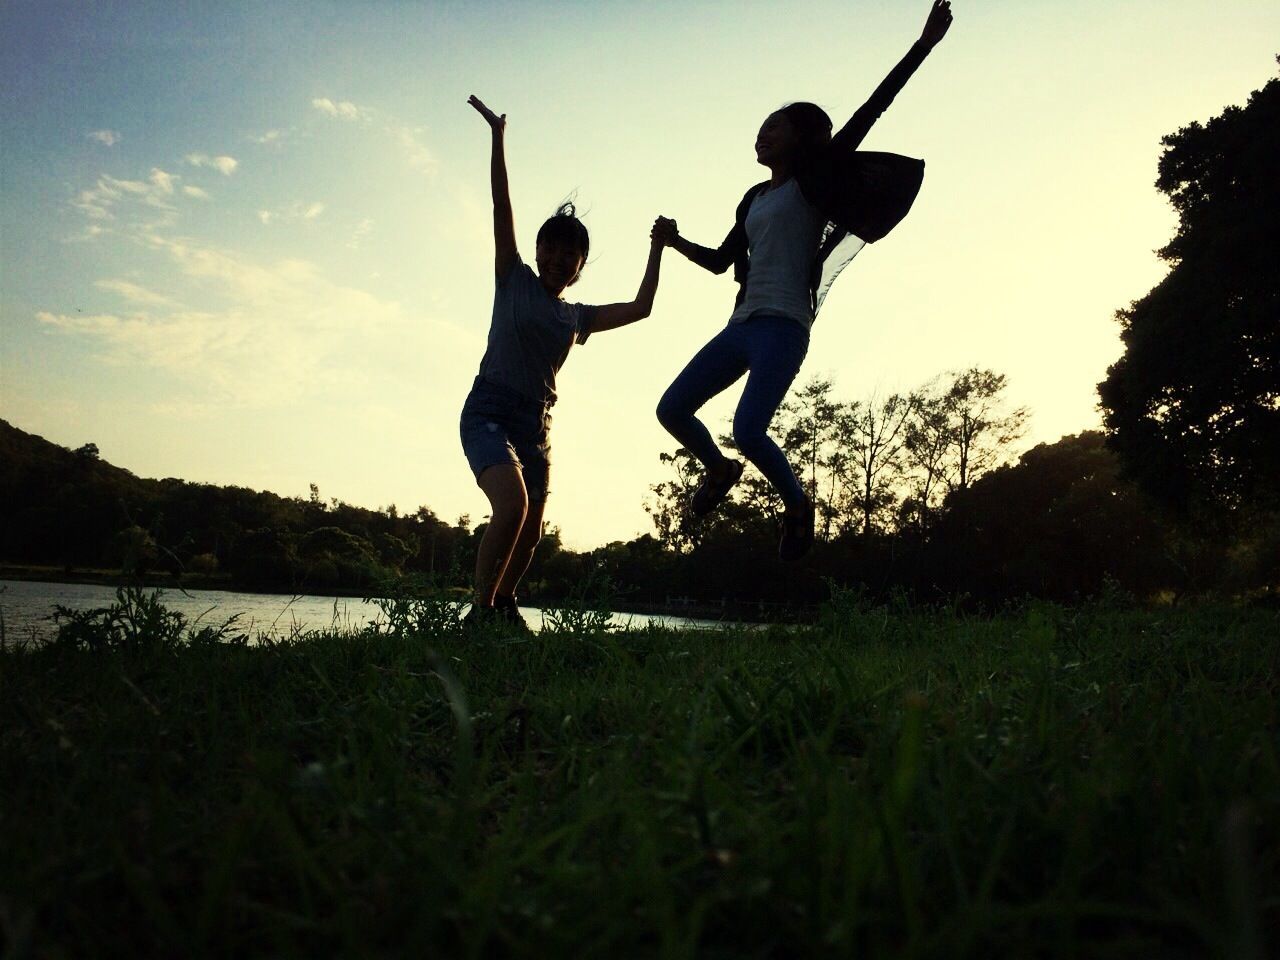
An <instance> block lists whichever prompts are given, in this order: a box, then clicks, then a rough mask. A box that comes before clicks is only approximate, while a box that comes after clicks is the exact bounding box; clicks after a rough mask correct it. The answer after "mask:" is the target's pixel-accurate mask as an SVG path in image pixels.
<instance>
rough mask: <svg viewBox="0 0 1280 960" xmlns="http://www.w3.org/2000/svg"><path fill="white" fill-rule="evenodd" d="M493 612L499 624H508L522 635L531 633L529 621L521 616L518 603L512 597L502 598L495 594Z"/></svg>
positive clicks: (531, 628)
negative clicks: (522, 633)
mask: <svg viewBox="0 0 1280 960" xmlns="http://www.w3.org/2000/svg"><path fill="white" fill-rule="evenodd" d="M493 612H494V614H495V616H496V618H497V619H498V620H500V621H501V622H503V623H507V624H510V625H511V626H513V627H515V628H516V629H517V630H520V631H522V632H524V633H533V627H531V626H529V621H528V620H526V619H525V618H524V617H523V616H522V615H521V613H520V603H519V601H518V600H516V598H515V597H514V596H511V597H504V596H503V595H502V594H500V593H495V594H494V595H493Z"/></svg>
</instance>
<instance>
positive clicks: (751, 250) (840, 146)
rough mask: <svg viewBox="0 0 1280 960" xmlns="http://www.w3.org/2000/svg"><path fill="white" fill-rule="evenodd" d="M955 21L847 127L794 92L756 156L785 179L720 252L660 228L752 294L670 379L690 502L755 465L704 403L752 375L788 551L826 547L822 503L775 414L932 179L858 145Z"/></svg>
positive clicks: (752, 417)
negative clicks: (843, 273) (810, 491)
mask: <svg viewBox="0 0 1280 960" xmlns="http://www.w3.org/2000/svg"><path fill="white" fill-rule="evenodd" d="M950 25H951V5H950V2H949V0H934V3H933V7H932V9H931V10H930V11H929V17H928V20H927V21H926V23H925V26H924V30H923V31H922V33H921V35H920V39H919V40H918V41H916V43H915V44H914V45H913V46H912V47H911V49H910V50H909V51H908V53H907V55H906V56H905V57H903V59H902V61H901V62H900V63H899V64H898V65H897V66H896V67H894V68H893V70H892V71H890V73H889V75H888V77H886V78H885V79H884V81H883V82H881V84H880V86H879V87H877V88H876V91H875V93H873V94H872V95H871V99H869V100H868V101H867V102H866V103H865V104H863V105H862V107H860V108H859V109H858V111H857V112H856V113H855V114H854V115H853V117H852V118H851V119H850V120H849V122H848V123H846V124H845V125H844V127H843V128H842V129H841V130H840V132H839V133H837V134H836V135H835V136H834V137H833V136H832V135H831V118H830V117H828V116H827V114H826V113H825V112H824V111H823V110H822V108H821V107H818V106H816V105H815V104H812V103H792V104H789V105H788V106H785V107H783V108H782V109H781V110H777V111H775V112H774V113H771V114H770V115H769V116H768V117H766V118H765V121H764V124H763V125H762V126H761V127H760V132H759V133H758V134H757V135H756V143H755V149H756V160H757V162H759V163H760V164H762V165H763V166H766V167H768V168H769V170H770V173H771V176H770V178H769V179H768V180H766V181H765V182H764V183H758V184H756V185H755V186H753V187H752V188H751V189H750V190H748V191H747V193H746V195H745V196H744V197H743V198H742V202H741V203H739V204H738V209H737V215H736V217H735V220H734V225H733V229H732V230H730V231H729V235H728V236H727V237H725V240H724V242H723V243H722V244H720V246H719V247H718V248H717V249H714V250H713V249H710V248H708V247H701V246H698V245H697V244H695V243H690V242H689V241H688V240H686V239H685V238H684V237H682V236H680V232H679V230H678V228H677V226H676V222H675V221H674V220H669V219H667V218H665V217H660V218H659V219H658V223H657V225H656V227H655V232H656V235H657V236H658V237H659V239H661V240H662V242H663V243H665V244H667V245H669V246H672V247H674V248H675V249H676V250H677V251H679V252H680V253H681V254H683V255H684V256H685V257H687V258H688V259H689V260H692V261H693V262H694V263H696V264H697V265H698V266H700V267H703V268H705V269H707V270H710V271H711V272H712V273H724V272H725V271H726V270H727V269H728V268H729V267H730V266H732V267H733V275H734V279H735V280H736V281H737V282H738V284H739V288H738V297H737V301H736V303H735V309H734V311H733V314H732V315H731V316H730V317H729V324H728V326H726V327H725V329H724V330H722V331H721V332H720V333H719V334H717V335H716V336H715V337H714V338H713V339H712V340H711V342H710V343H708V344H707V345H706V346H704V347H703V348H702V349H701V350H700V351H699V352H698V353H697V355H696V356H694V358H693V359H692V360H691V361H689V364H688V366H686V367H685V368H684V370H683V371H682V372H681V373H680V375H679V376H678V377H676V379H675V382H674V383H672V384H671V386H670V387H668V388H667V392H666V393H665V394H664V395H663V397H662V400H661V401H660V402H659V404H658V419H659V420H660V421H661V422H662V425H663V426H664V427H666V429H667V431H668V432H669V433H671V435H672V436H674V437H675V438H676V439H677V440H679V441H680V443H681V444H682V445H683V446H684V447H685V448H687V449H688V450H689V452H690V453H692V454H693V455H694V456H695V457H697V458H698V460H699V461H700V462H701V463H702V465H703V467H704V468H705V469H706V475H705V477H704V479H703V482H702V485H701V486H700V487H699V488H698V490H697V491H696V492H695V493H694V495H693V499H692V501H691V503H690V509H691V512H692V513H693V514H694V515H696V516H701V515H704V514H707V513H710V512H711V511H712V510H713V509H714V508H715V507H716V506H717V505H718V504H719V503H720V502H721V501H722V500H724V498H725V497H726V496H728V494H729V491H730V490H731V489H732V487H733V485H734V484H736V483H737V482H738V479H739V478H740V477H741V476H742V471H743V464H742V462H741V461H740V460H732V459H729V458H728V457H726V456H725V455H724V454H723V453H722V452H721V451H720V448H719V447H718V446H717V445H716V442H715V440H713V439H712V437H711V434H710V433H709V432H708V431H707V428H706V427H705V426H704V425H703V423H702V422H701V421H700V420H699V419H698V418H697V417H696V416H695V414H696V412H697V411H698V410H699V409H700V408H701V407H702V405H703V404H705V403H706V402H707V401H708V400H710V399H711V398H712V397H713V396H715V395H716V394H718V393H721V392H723V391H724V390H727V389H728V388H729V387H730V386H731V385H732V384H733V383H735V382H736V381H737V380H738V379H739V378H740V377H741V376H742V375H743V374H744V373H748V372H749V376H748V377H747V385H746V387H745V388H744V389H743V391H742V398H741V400H739V402H738V407H737V410H736V412H735V413H734V418H733V437H734V442H735V443H736V444H737V446H738V449H739V450H741V451H742V453H743V455H744V456H745V457H746V458H747V459H748V460H750V461H751V462H752V463H753V464H755V465H756V467H758V468H759V470H760V472H761V473H762V474H764V476H765V478H766V479H767V480H768V481H769V482H770V483H771V484H772V485H773V487H774V489H775V490H777V491H778V493H779V494H780V495H781V497H782V502H783V504H784V506H785V512H784V514H783V522H782V538H781V541H780V542H779V545H778V552H779V555H780V556H781V557H782V559H784V560H795V559H798V558H799V557H801V556H803V555H804V553H805V552H806V551H808V549H809V547H810V546H811V545H812V544H813V521H814V516H813V514H814V510H813V501H812V500H811V499H810V498H809V496H808V495H807V494H806V493H805V491H804V488H803V487H802V486H801V485H800V482H799V481H798V480H797V479H796V476H795V473H794V472H793V471H792V469H791V465H790V464H789V463H788V462H787V458H786V455H785V454H784V453H783V452H782V451H781V450H780V449H779V448H778V445H777V444H776V443H774V442H773V441H772V440H771V439H770V438H769V435H768V434H767V432H766V430H767V429H768V426H769V422H770V421H771V420H772V419H773V415H774V414H775V413H776V412H777V409H778V406H779V404H781V403H782V398H783V397H784V396H786V393H787V390H788V389H789V388H790V387H791V383H792V381H793V380H795V377H796V374H797V373H799V371H800V364H801V363H802V361H803V360H804V356H805V353H806V352H807V350H808V347H809V330H810V328H811V327H812V326H813V321H814V317H815V316H816V315H817V312H818V309H819V307H820V306H821V305H822V300H823V298H824V297H825V296H826V293H827V290H828V289H829V288H830V286H831V283H832V281H833V280H834V279H835V277H836V274H838V273H839V272H840V270H841V269H843V267H844V266H845V265H846V264H847V263H848V262H849V261H850V260H851V259H852V258H853V256H854V255H855V254H856V253H857V252H858V251H859V250H860V249H861V248H862V246H863V244H865V243H871V242H873V241H876V240H879V239H880V238H881V237H883V236H884V235H885V234H887V233H888V232H889V231H890V230H891V229H893V227H894V226H896V225H897V223H898V222H899V221H900V220H901V219H902V218H903V217H904V216H905V215H906V213H907V210H908V209H910V207H911V204H912V202H913V201H914V199H915V196H916V193H917V192H918V191H919V189H920V183H921V180H922V178H923V176H924V162H923V161H921V160H911V159H908V158H907V157H899V156H896V155H894V154H887V153H866V152H862V151H858V150H857V147H858V145H859V144H860V143H861V142H862V139H863V138H864V137H865V136H866V135H867V132H868V131H869V130H870V129H871V126H872V124H874V123H875V121H876V120H877V119H878V118H879V117H880V115H881V114H882V113H884V111H885V109H886V108H887V107H888V106H889V104H890V103H892V102H893V98H894V96H895V95H896V94H897V93H898V91H900V90H901V89H902V87H903V86H904V85H905V84H906V82H907V80H908V79H910V77H911V75H912V74H913V73H914V72H915V71H916V69H917V68H918V67H919V66H920V64H921V63H922V62H924V58H925V57H926V56H928V54H929V52H930V51H931V50H932V49H933V48H934V47H935V46H936V45H937V44H938V43H939V42H940V41H941V40H942V38H943V37H944V36H945V35H946V32H947V29H948V27H950Z"/></svg>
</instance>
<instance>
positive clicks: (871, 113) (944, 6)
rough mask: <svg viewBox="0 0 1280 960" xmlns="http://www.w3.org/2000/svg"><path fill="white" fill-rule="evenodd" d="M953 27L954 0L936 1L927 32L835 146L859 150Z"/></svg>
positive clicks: (834, 140)
mask: <svg viewBox="0 0 1280 960" xmlns="http://www.w3.org/2000/svg"><path fill="white" fill-rule="evenodd" d="M950 26H951V0H933V6H932V7H931V8H930V9H929V18H928V20H926V21H925V25H924V30H922V31H921V32H920V39H919V40H917V41H916V42H915V43H914V44H912V45H911V49H910V50H908V51H907V55H906V56H905V57H903V58H902V59H901V60H900V61H898V65H897V66H895V67H894V68H893V69H892V70H890V71H889V75H888V76H887V77H885V78H884V79H883V80H882V81H880V86H878V87H876V90H875V93H873V94H871V98H870V99H869V100H867V102H866V103H864V104H863V105H862V106H861V107H859V108H858V110H857V112H856V113H854V115H853V116H852V117H850V118H849V122H848V123H846V124H845V125H844V126H843V127H841V128H840V132H839V133H837V134H836V135H835V136H834V137H832V139H831V143H832V146H834V147H836V148H837V149H841V150H855V149H857V147H858V144H860V143H862V141H863V138H865V137H866V135H867V133H868V132H869V131H870V130H871V127H872V126H873V125H874V124H875V122H876V121H877V120H879V119H880V115H881V114H883V113H884V112H885V111H886V110H887V109H889V104H891V103H893V98H894V97H896V96H897V95H898V91H900V90H901V89H902V88H903V87H905V86H906V85H907V81H908V80H910V79H911V75H912V74H913V73H915V72H916V70H917V69H919V67H920V64H922V63H924V58H925V57H927V56H928V55H929V52H930V51H931V50H933V48H934V47H936V46H937V45H938V44H939V43H941V42H942V38H943V37H945V36H946V35H947V30H948V28H949V27H950Z"/></svg>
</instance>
